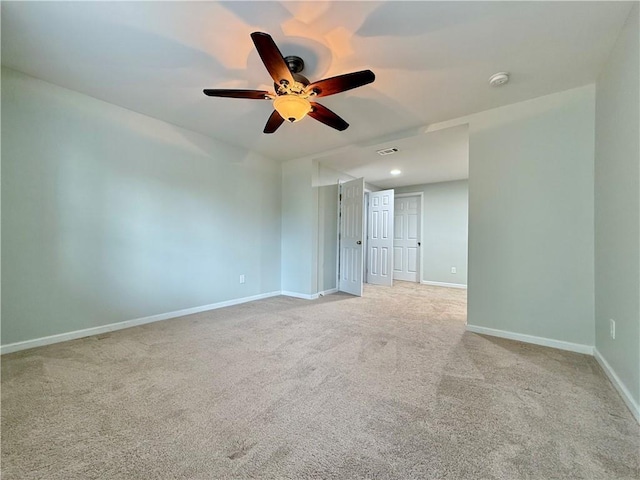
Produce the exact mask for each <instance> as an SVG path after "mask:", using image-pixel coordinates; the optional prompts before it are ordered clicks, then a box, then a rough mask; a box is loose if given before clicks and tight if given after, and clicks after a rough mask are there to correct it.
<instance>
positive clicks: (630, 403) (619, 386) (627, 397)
mask: <svg viewBox="0 0 640 480" xmlns="http://www.w3.org/2000/svg"><path fill="white" fill-rule="evenodd" d="M593 356H594V357H596V361H597V362H598V363H599V364H600V366H601V367H602V370H604V373H605V374H606V375H607V377H609V380H610V381H611V383H612V384H613V386H614V388H615V389H616V390H617V391H618V393H619V394H620V396H621V397H622V400H623V401H624V403H625V405H626V406H627V408H628V409H629V410H630V411H631V414H632V415H633V416H634V417H635V419H636V422H638V423H640V405H639V404H638V402H636V401H635V400H634V399H633V396H632V395H631V392H629V390H628V389H627V387H626V386H625V385H624V383H622V380H620V377H618V375H616V372H615V371H614V370H613V368H611V365H609V362H607V361H606V360H605V358H604V357H603V356H602V354H601V353H600V352H599V351H598V349H597V348H595V347H594V348H593Z"/></svg>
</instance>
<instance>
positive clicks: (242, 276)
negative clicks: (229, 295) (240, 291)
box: [240, 275, 244, 283]
mask: <svg viewBox="0 0 640 480" xmlns="http://www.w3.org/2000/svg"><path fill="white" fill-rule="evenodd" d="M240 283H244V275H240Z"/></svg>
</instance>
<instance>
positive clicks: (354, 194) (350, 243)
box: [338, 178, 364, 297]
mask: <svg viewBox="0 0 640 480" xmlns="http://www.w3.org/2000/svg"><path fill="white" fill-rule="evenodd" d="M363 206H364V178H358V179H357V180H352V181H350V182H346V183H343V184H341V185H340V237H339V238H340V240H339V249H338V251H339V252H340V263H339V270H340V272H339V276H338V280H339V281H338V290H340V291H341V292H346V293H350V294H352V295H357V296H359V297H361V296H362V231H363V223H364V222H363V216H362V210H363Z"/></svg>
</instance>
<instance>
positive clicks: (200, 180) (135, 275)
mask: <svg viewBox="0 0 640 480" xmlns="http://www.w3.org/2000/svg"><path fill="white" fill-rule="evenodd" d="M280 200H281V199H280V165H279V164H277V163H275V162H273V161H271V160H267V159H264V158H262V157H259V156H257V155H255V154H252V153H249V152H248V151H245V150H240V149H237V148H232V147H229V146H225V145H223V144H221V143H218V142H215V141H213V140H212V139H210V138H207V137H204V136H202V135H199V134H195V133H191V132H189V131H187V130H183V129H181V128H178V127H175V126H172V125H169V124H167V123H164V122H161V121H159V120H156V119H153V118H149V117H146V116H144V115H140V114H137V113H134V112H132V111H129V110H125V109H123V108H120V107H117V106H114V105H111V104H108V103H105V102H102V101H99V100H96V99H93V98H90V97H87V96H85V95H82V94H79V93H76V92H73V91H70V90H66V89H63V88H60V87H57V86H54V85H51V84H49V83H46V82H43V81H40V80H37V79H34V78H31V77H28V76H25V75H22V74H20V73H17V72H15V71H12V70H8V69H3V70H2V233H3V236H2V260H3V269H2V294H3V296H2V344H8V343H12V342H17V341H22V340H28V339H34V338H38V337H43V336H48V335H53V334H58V333H63V332H69V331H74V330H78V329H84V328H89V327H95V326H100V325H105V324H109V323H113V322H120V321H124V320H131V319H135V318H140V317H145V316H149V315H154V314H159V313H165V312H171V311H176V310H180V309H185V308H189V307H196V306H201V305H207V304H212V303H216V302H220V301H225V300H230V299H236V298H241V297H247V296H251V295H256V294H260V293H266V292H272V291H278V290H280ZM240 274H245V275H246V284H244V285H240V283H239V275H240Z"/></svg>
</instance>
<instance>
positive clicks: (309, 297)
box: [280, 290, 320, 300]
mask: <svg viewBox="0 0 640 480" xmlns="http://www.w3.org/2000/svg"><path fill="white" fill-rule="evenodd" d="M280 293H281V294H282V295H284V296H285V297H293V298H302V299H303V300H315V299H316V298H318V297H319V296H320V294H319V293H312V294H309V293H298V292H289V291H287V290H283V291H282V292H280Z"/></svg>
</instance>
